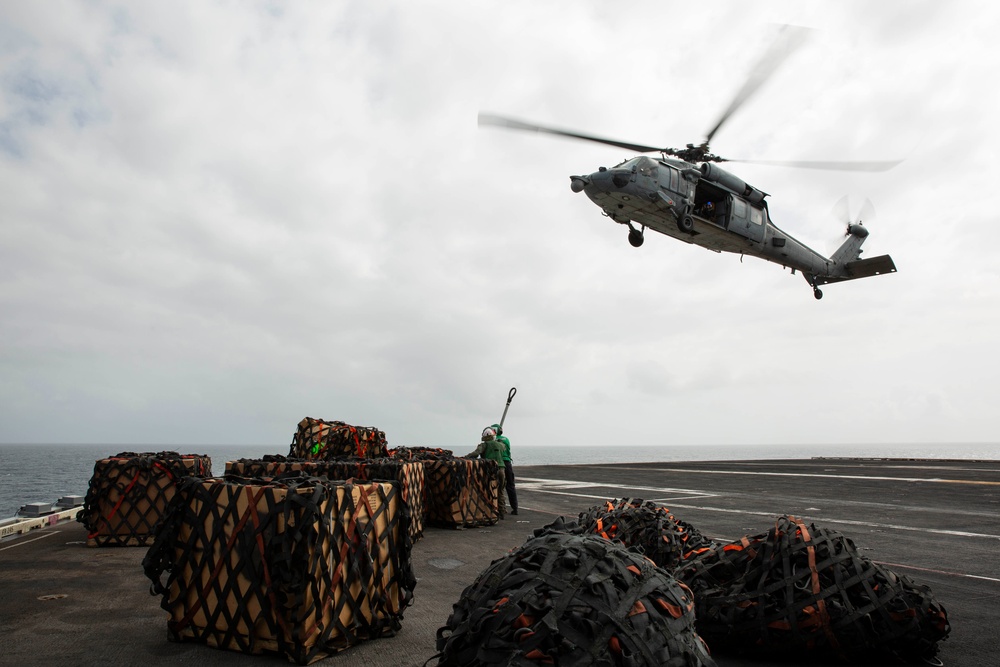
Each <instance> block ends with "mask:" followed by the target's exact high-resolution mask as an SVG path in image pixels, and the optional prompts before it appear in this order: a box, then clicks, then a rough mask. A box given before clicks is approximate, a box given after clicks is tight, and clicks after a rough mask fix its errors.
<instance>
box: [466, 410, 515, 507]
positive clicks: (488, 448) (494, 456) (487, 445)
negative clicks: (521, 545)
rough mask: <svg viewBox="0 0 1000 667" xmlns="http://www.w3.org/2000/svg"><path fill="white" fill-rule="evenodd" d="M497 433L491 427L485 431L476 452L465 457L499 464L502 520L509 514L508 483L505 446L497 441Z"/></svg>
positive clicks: (498, 479)
mask: <svg viewBox="0 0 1000 667" xmlns="http://www.w3.org/2000/svg"><path fill="white" fill-rule="evenodd" d="M496 437H497V433H496V431H494V430H493V429H492V428H491V427H486V428H485V429H483V437H482V440H480V441H479V445H478V446H477V447H476V450H475V451H473V452H470V453H469V454H466V455H465V458H467V459H474V458H476V457H477V456H481V457H483V458H484V459H489V460H490V461H496V464H497V511H498V512H499V514H500V518H501V519H502V518H504V515H505V514H506V513H507V510H506V507H505V504H504V499H503V497H504V487H505V486H506V482H505V480H504V464H503V452H504V446H503V445H502V444H501V443H500V442H499V441H498V440H497V439H496Z"/></svg>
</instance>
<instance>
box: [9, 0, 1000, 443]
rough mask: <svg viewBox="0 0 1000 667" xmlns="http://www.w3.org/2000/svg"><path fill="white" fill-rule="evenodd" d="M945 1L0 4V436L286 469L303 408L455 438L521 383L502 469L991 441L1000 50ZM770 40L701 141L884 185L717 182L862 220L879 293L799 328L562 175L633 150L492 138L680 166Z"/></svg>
mask: <svg viewBox="0 0 1000 667" xmlns="http://www.w3.org/2000/svg"><path fill="white" fill-rule="evenodd" d="M961 4H962V3H960V4H959V5H955V6H952V5H948V6H943V5H942V6H940V7H939V6H934V7H926V8H923V9H925V10H927V11H925V12H913V11H912V8H911V7H910V6H909V5H905V6H904V5H903V4H900V3H888V4H886V5H885V6H882V5H880V6H879V7H878V8H877V9H873V8H871V7H870V6H868V4H861V3H839V4H838V5H836V6H823V7H802V6H798V5H795V6H784V5H778V4H775V5H768V6H766V7H764V8H755V9H753V10H751V9H748V8H745V7H743V6H742V5H741V4H740V3H723V4H721V5H718V6H713V7H710V8H707V9H706V8H685V7H681V6H677V5H664V4H662V3H640V4H639V5H635V6H633V7H630V9H629V11H626V12H622V11H619V10H617V9H614V8H610V7H607V6H605V5H601V4H600V3H592V2H586V3H582V4H579V5H577V6H574V8H573V10H572V11H567V10H566V8H565V7H560V6H548V5H538V4H537V3H528V2H507V3H485V4H482V3H480V4H477V5H470V6H466V5H455V4H454V3H445V2H435V3H422V4H421V5H419V6H414V5H410V4H406V3H389V4H383V5H379V6H373V5H370V4H366V3H360V2H355V3H337V4H335V5H324V4H319V3H315V4H314V3H308V4H302V5H293V6H288V5H269V4H266V3H262V4H257V5H245V6H235V5H228V4H225V3H211V4H210V3H174V4H172V5H171V6H170V7H169V8H167V7H156V6H144V7H135V6H128V7H125V8H116V7H114V6H112V5H110V4H104V3H97V4H93V5H91V4H87V5H84V4H81V3H75V2H65V3H61V4H59V5H58V10H59V11H52V10H51V9H50V8H47V10H46V11H45V12H44V13H43V12H42V11H41V10H39V9H37V8H34V7H31V6H28V5H18V6H15V7H6V8H4V9H3V10H0V19H2V20H0V25H2V26H4V27H3V28H2V32H0V202H2V203H0V212H2V216H0V217H2V224H0V308H2V310H3V312H4V317H3V318H2V321H0V340H3V345H2V346H0V378H2V379H0V406H2V407H0V441H7V442H10V441H67V442H83V441H85V442H109V443H111V442H143V441H145V442H149V443H150V444H182V443H185V442H187V443H191V444H198V443H207V444H212V443H225V442H233V443H272V442H273V443H277V444H276V447H277V445H280V447H278V448H277V449H276V451H280V450H281V448H283V447H284V446H285V445H286V444H287V441H288V440H289V438H290V433H291V431H292V430H294V426H295V424H296V423H297V422H298V420H299V419H301V418H302V417H303V416H305V415H307V414H308V415H311V416H315V417H322V418H327V419H342V420H345V421H348V422H352V423H357V424H360V425H376V426H379V427H380V428H383V429H384V430H385V431H386V432H387V434H388V436H389V439H390V443H393V444H435V445H441V446H447V445H450V444H451V445H453V444H456V443H465V442H467V440H468V438H469V437H472V436H474V435H475V434H477V433H478V431H479V429H480V428H481V427H482V425H484V424H486V423H490V422H492V421H495V420H496V419H497V418H498V417H499V412H500V411H501V410H502V404H503V401H504V400H505V398H506V394H507V390H508V389H509V387H510V386H514V385H516V386H517V387H518V396H517V399H516V401H517V404H516V405H515V406H513V407H512V411H511V414H510V417H509V424H508V426H509V428H510V429H512V430H511V434H512V436H513V435H514V432H515V431H516V432H517V435H518V442H519V444H520V445H521V446H532V445H534V444H559V443H560V442H564V441H570V440H573V439H574V438H576V437H579V436H578V435H577V434H576V431H578V430H579V429H583V430H584V431H585V433H586V434H587V437H588V438H592V439H593V440H594V442H595V443H601V442H617V441H621V440H626V441H628V442H639V443H643V444H659V443H663V444H685V443H688V444H699V443H717V444H726V443H748V442H749V443H768V442H770V443H795V442H803V441H813V442H845V441H850V440H855V439H863V440H865V441H883V442H892V441H897V440H907V439H909V440H915V441H924V440H926V439H927V438H935V439H941V438H949V437H953V438H955V439H969V440H989V439H991V438H992V435H993V432H994V430H993V429H992V426H991V425H990V424H989V423H988V420H987V419H986V418H984V417H983V414H984V413H986V412H988V411H989V407H988V406H987V405H986V403H985V399H984V398H982V397H985V396H989V395H991V394H995V391H996V380H995V373H993V372H992V371H995V370H996V369H995V367H994V365H993V364H992V363H991V362H989V361H988V360H989V359H991V358H992V354H991V352H990V350H991V349H992V347H991V346H992V341H993V340H994V339H995V336H996V332H997V329H998V322H997V317H996V316H995V315H994V314H993V313H996V312H998V310H997V308H996V306H997V301H998V298H1000V280H998V277H997V272H996V270H995V268H994V267H996V266H997V256H996V255H997V253H996V251H995V250H993V248H996V247H1000V238H998V236H1000V231H998V230H1000V226H998V225H996V224H994V222H995V218H996V215H995V213H994V211H996V210H997V207H996V196H995V194H994V193H993V190H994V188H992V182H993V180H995V175H996V170H995V167H994V165H993V163H994V162H995V160H994V158H995V157H996V148H997V146H998V134H997V130H996V129H995V123H993V122H992V117H993V115H995V114H992V113H991V111H993V110H994V108H995V107H996V96H995V95H994V94H993V93H992V91H989V90H987V89H985V88H984V87H983V85H981V84H982V82H983V81H986V80H989V78H990V76H992V72H993V70H995V68H996V65H997V62H996V60H997V57H996V56H995V55H994V54H993V53H992V51H991V50H989V49H986V48H984V47H983V46H981V45H982V44H988V43H989V39H988V37H989V35H988V29H989V26H990V25H991V24H995V21H993V22H991V21H989V20H988V19H989V17H988V16H982V12H984V11H987V10H985V9H983V8H982V7H977V13H978V15H980V16H981V20H977V21H974V22H970V21H968V20H967V18H966V16H967V13H963V9H962V7H961ZM989 11H992V10H989ZM987 13H989V12H988V11H987ZM994 18H995V17H994ZM771 23H792V24H796V25H802V26H807V27H812V28H814V29H815V30H814V31H813V37H812V39H811V40H810V41H809V42H808V43H807V44H806V45H805V46H804V47H803V48H802V49H800V50H799V51H798V52H797V53H796V54H795V55H794V56H793V57H792V58H790V59H789V60H788V61H787V62H785V63H783V65H782V67H781V68H780V69H779V70H778V72H777V73H776V74H775V76H774V77H773V79H772V80H770V81H768V82H767V83H766V84H765V85H764V86H763V87H762V88H761V90H760V91H759V92H758V94H757V95H756V96H755V97H754V98H753V99H751V100H750V101H748V102H747V104H746V105H745V106H744V108H742V109H741V110H740V111H739V112H738V113H737V114H736V115H735V116H734V117H733V118H732V119H731V121H730V122H729V123H727V125H726V126H725V127H724V128H723V130H722V131H720V133H719V134H718V135H717V136H716V137H715V138H714V140H713V149H715V150H717V151H718V152H721V153H723V154H724V155H730V156H733V157H741V158H742V157H759V158H762V159H889V158H895V157H904V158H906V160H905V162H904V163H903V164H902V165H901V166H900V167H897V168H896V169H895V170H893V171H891V172H886V173H882V174H874V175H873V174H840V173H833V172H830V173H821V172H805V170H790V169H783V168H767V167H761V166H754V165H739V166H736V165H728V166H727V167H726V168H729V169H731V170H732V171H734V172H735V173H738V174H739V175H740V176H741V177H742V178H744V179H745V180H746V181H747V182H749V183H752V184H753V185H755V186H757V187H759V188H761V189H762V190H764V191H767V192H769V193H770V196H769V202H770V207H771V214H772V217H773V219H774V220H775V221H776V222H777V224H778V225H779V226H781V227H782V228H783V229H785V230H786V231H788V232H790V233H792V234H794V235H795V236H796V237H798V238H801V239H802V240H803V241H804V242H806V243H807V244H809V245H811V246H813V247H815V248H816V249H817V250H819V251H822V252H830V251H832V250H833V249H835V248H836V247H837V245H839V243H840V239H841V238H842V234H843V230H842V222H841V221H837V220H835V219H833V218H832V217H831V216H830V215H829V213H828V212H829V210H830V208H831V206H832V205H833V204H834V202H836V201H837V200H838V199H839V198H840V197H841V196H843V195H844V194H849V195H851V196H852V199H853V200H854V201H855V202H858V203H860V202H861V201H862V200H863V199H864V198H865V197H870V198H871V199H872V200H873V201H874V202H875V208H876V210H877V211H878V216H877V218H875V219H874V220H872V221H871V222H870V223H869V222H867V221H866V225H867V226H868V227H869V228H870V229H871V231H872V234H871V237H870V239H869V240H868V242H867V244H866V251H867V254H868V255H870V256H875V255H878V254H882V253H887V252H891V253H892V256H893V258H894V259H895V261H896V263H897V266H898V267H899V269H900V270H899V273H898V274H896V275H893V276H889V277H884V278H872V279H866V280H864V281H858V282H855V283H845V284H843V285H834V286H831V287H830V288H829V289H828V290H826V293H827V296H826V298H824V300H823V301H821V302H816V301H814V300H813V299H812V297H811V295H810V293H809V288H808V286H807V285H806V284H805V281H803V280H802V278H801V277H800V276H797V275H796V276H794V277H790V276H789V275H788V272H787V271H783V270H782V268H781V267H778V266H775V265H771V264H767V263H764V262H761V261H759V260H755V259H752V258H744V259H741V258H740V257H739V256H735V255H728V254H727V255H718V254H716V253H712V252H708V251H705V250H704V249H702V248H699V247H697V246H694V245H687V244H683V243H679V242H677V241H674V240H671V239H668V238H666V237H661V236H658V235H655V234H653V233H650V234H649V235H647V242H646V244H645V245H644V246H643V247H642V248H641V249H638V250H637V249H634V248H632V247H630V246H629V245H628V244H627V242H626V239H625V231H626V230H625V229H624V228H623V227H620V226H618V225H614V224H610V222H609V221H608V219H606V218H604V217H602V216H601V212H600V211H599V210H598V209H597V208H595V207H594V206H593V204H591V203H590V202H589V201H588V200H587V199H586V198H585V197H584V196H583V195H580V194H576V193H573V192H571V191H570V189H569V179H568V176H569V175H571V174H586V173H590V172H592V171H596V169H597V168H598V167H599V166H601V165H604V166H611V165H613V164H615V163H617V162H618V161H620V160H621V159H623V158H626V157H629V154H628V153H627V151H621V150H620V149H615V148H609V147H605V146H599V145H596V144H586V143H581V142H571V141H566V140H562V139H557V138H553V137H545V136H536V135H532V134H527V133H515V132H504V131H502V130H498V129H495V128H482V129H480V128H477V126H476V115H477V113H478V112H479V111H490V112H496V113H503V114H507V115H511V116H515V117H523V118H526V119H529V120H534V121H536V122H539V123H543V124H551V125H555V126H559V127H567V128H571V129H578V130H580V131H583V132H591V133H594V134H599V135H604V136H610V137H619V138H621V139H623V140H627V141H637V142H646V143H664V144H669V145H675V146H682V145H683V144H685V143H687V142H697V141H700V140H701V139H702V138H703V136H704V133H705V132H706V131H707V130H708V129H709V127H710V126H711V124H712V123H713V122H714V120H715V119H716V118H717V117H718V115H719V114H720V113H721V111H722V109H723V108H724V107H725V105H726V104H727V103H728V101H729V99H731V96H732V95H733V94H734V93H735V91H736V89H737V87H738V86H739V84H740V82H741V81H742V77H744V76H746V74H747V72H748V70H749V68H750V67H751V65H752V62H753V60H754V59H755V57H756V54H757V53H759V52H760V50H761V49H763V48H764V47H765V46H766V44H767V39H768V35H769V34H770V33H769V27H768V24H771ZM748 26H759V29H758V28H751V29H748ZM929 44H933V45H934V48H928V45H929ZM751 54H752V55H751ZM804 172H805V173H804ZM852 405H854V406H862V407H855V408H853V409H852V408H848V407H845V406H852ZM470 434H471V435H470Z"/></svg>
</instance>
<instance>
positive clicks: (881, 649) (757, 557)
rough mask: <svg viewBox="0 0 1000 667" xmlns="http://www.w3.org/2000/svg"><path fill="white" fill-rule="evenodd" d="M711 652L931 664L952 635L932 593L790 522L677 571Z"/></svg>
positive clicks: (827, 535) (828, 535) (836, 536)
mask: <svg viewBox="0 0 1000 667" xmlns="http://www.w3.org/2000/svg"><path fill="white" fill-rule="evenodd" d="M677 576H678V578H680V579H681V580H682V581H684V582H685V583H687V584H688V585H689V586H690V587H691V589H692V590H693V591H694V594H695V599H696V601H697V612H698V630H699V632H700V633H701V635H702V637H704V638H705V641H707V642H708V645H709V646H710V647H711V648H712V650H713V651H716V652H719V653H721V652H724V651H725V652H728V653H745V654H751V655H756V656H760V657H769V658H791V659H795V660H796V661H799V662H801V661H803V660H804V659H805V658H806V657H807V656H808V657H809V658H811V659H812V660H814V661H815V660H818V659H819V660H824V659H827V658H829V657H837V658H840V659H842V660H847V661H858V662H865V661H875V662H877V663H878V664H886V663H887V662H895V663H910V662H920V661H925V663H924V664H940V663H935V662H934V660H935V659H934V655H935V654H936V653H937V643H938V642H939V641H941V640H944V639H945V638H946V637H947V636H948V633H949V631H950V626H949V624H948V617H947V615H946V613H945V610H944V608H943V607H942V606H941V605H940V604H938V603H937V601H936V600H935V599H934V596H933V595H932V593H931V591H930V589H929V588H928V587H926V586H922V585H916V584H914V583H913V582H912V581H910V580H909V579H908V578H907V577H904V576H899V575H896V574H895V573H893V572H891V571H890V570H888V569H887V568H885V567H882V566H880V565H877V564H876V563H873V562H872V561H870V560H868V559H867V558H865V557H863V556H860V555H859V554H858V551H857V549H856V548H855V546H854V543H853V542H852V541H851V540H850V539H848V538H847V537H844V536H843V535H841V534H840V533H838V532H836V531H833V530H828V529H825V528H817V527H816V525H815V524H810V525H809V526H808V527H807V526H806V525H805V523H803V521H801V520H800V519H797V518H795V517H789V516H786V517H781V518H779V519H778V520H777V522H776V523H775V526H774V528H773V529H772V530H770V531H769V532H767V533H765V534H761V535H756V536H753V537H744V538H742V539H741V540H739V541H737V542H733V543H732V544H726V545H722V546H718V547H715V548H713V549H711V550H709V551H706V552H704V553H702V554H700V555H699V556H698V557H696V558H694V559H693V560H692V561H691V562H690V563H689V564H687V565H685V566H684V567H683V568H681V569H680V570H678V571H677Z"/></svg>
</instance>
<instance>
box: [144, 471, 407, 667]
mask: <svg viewBox="0 0 1000 667" xmlns="http://www.w3.org/2000/svg"><path fill="white" fill-rule="evenodd" d="M408 521H409V512H408V510H407V508H406V505H405V503H403V502H401V498H400V492H399V487H398V485H397V484H396V483H393V482H384V483H370V484H350V483H344V482H331V481H329V480H327V479H325V478H317V477H308V476H304V475H300V474H289V475H286V476H283V477H280V478H275V479H274V480H270V481H264V480H250V479H240V478H236V477H229V478H227V479H226V480H222V479H208V480H195V479H189V480H187V481H186V482H184V483H183V484H182V485H181V486H180V488H179V490H178V495H177V499H176V502H175V503H173V505H172V507H171V512H170V514H169V515H168V516H167V517H166V518H165V520H164V523H163V526H162V529H161V531H160V532H159V535H158V537H157V539H156V542H155V543H154V544H153V546H152V547H151V548H150V549H149V552H148V553H147V555H146V557H145V559H143V563H142V564H143V569H144V571H145V573H146V575H147V576H148V577H149V578H150V579H151V580H152V586H151V592H152V593H153V594H154V595H162V600H161V603H160V606H161V607H163V609H165V610H166V611H167V612H168V613H169V619H168V621H167V634H168V638H169V639H171V640H173V641H198V642H204V643H206V644H208V645H209V646H213V647H217V648H224V649H230V650H235V651H241V652H244V653H262V652H264V651H274V652H279V653H282V654H284V655H285V656H286V657H287V658H288V659H289V660H291V661H293V662H296V663H298V664H309V663H311V662H314V661H316V660H319V659H321V658H323V657H325V656H327V655H329V654H330V653H332V652H335V651H339V650H342V649H344V648H347V647H349V646H352V645H354V644H356V643H358V642H360V641H363V640H366V639H375V638H378V637H384V636H388V635H392V634H394V633H395V631H397V630H398V629H399V628H400V627H401V620H402V618H403V611H404V609H405V607H406V606H407V605H409V604H410V603H411V602H412V600H413V589H414V586H415V584H416V580H415V578H414V575H413V569H412V564H411V559H410V544H409V540H408V538H407V535H406V533H407V528H408V526H407V524H408ZM164 575H166V579H165V580H164Z"/></svg>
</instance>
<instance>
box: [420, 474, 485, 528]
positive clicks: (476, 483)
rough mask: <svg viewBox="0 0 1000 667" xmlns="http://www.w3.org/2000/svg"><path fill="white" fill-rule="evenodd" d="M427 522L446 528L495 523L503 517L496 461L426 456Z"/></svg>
mask: <svg viewBox="0 0 1000 667" xmlns="http://www.w3.org/2000/svg"><path fill="white" fill-rule="evenodd" d="M423 465H424V486H425V488H426V489H427V523H428V524H432V525H437V526H444V527H447V528H471V527H473V526H492V525H493V524H495V523H496V522H497V521H499V520H500V514H499V508H498V506H497V493H498V492H499V490H500V484H499V480H498V479H497V472H498V471H497V464H496V461H490V460H487V459H466V458H455V457H450V458H435V459H425V460H424V461H423Z"/></svg>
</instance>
